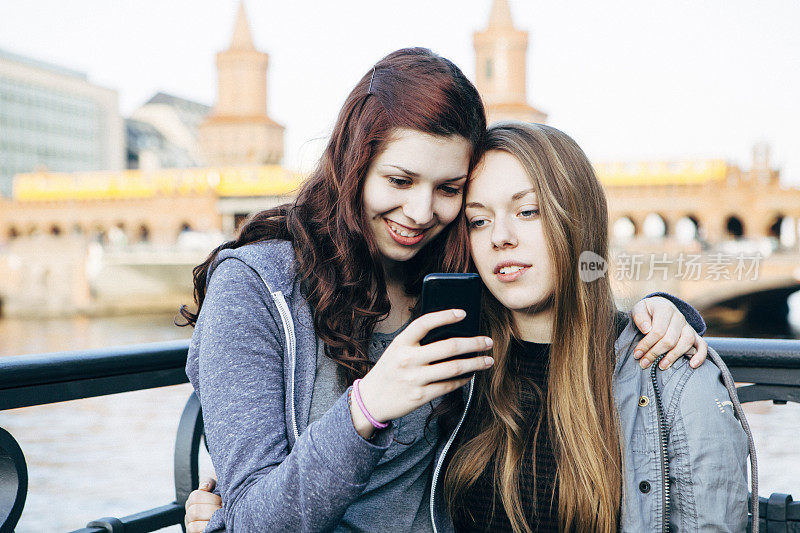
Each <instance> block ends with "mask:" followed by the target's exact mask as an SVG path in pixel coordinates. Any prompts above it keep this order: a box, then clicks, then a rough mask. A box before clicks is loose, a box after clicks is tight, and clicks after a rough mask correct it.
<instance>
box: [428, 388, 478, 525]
mask: <svg viewBox="0 0 800 533" xmlns="http://www.w3.org/2000/svg"><path fill="white" fill-rule="evenodd" d="M474 386H475V376H474V375H473V376H472V379H471V380H470V381H469V393H468V394H467V403H466V405H464V412H463V413H461V419H460V420H459V421H458V424H457V425H456V428H455V429H454V430H453V432H452V433H451V434H450V438H449V439H448V440H447V444H445V445H444V448H442V453H441V455H439V460H438V461H437V462H436V468H435V469H434V470H433V480H432V481H431V524H432V525H433V533H438V529H436V519H435V516H434V510H433V508H434V505H433V502H434V501H436V481H437V480H438V479H439V472H440V470H441V469H442V464H443V463H444V459H445V457H447V452H448V451H449V450H450V446H451V445H452V444H453V441H454V440H455V438H456V435H457V434H458V430H459V429H461V424H463V423H464V419H465V418H466V417H467V410H469V404H470V402H471V401H472V390H473V387H474Z"/></svg>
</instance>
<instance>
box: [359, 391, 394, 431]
mask: <svg viewBox="0 0 800 533" xmlns="http://www.w3.org/2000/svg"><path fill="white" fill-rule="evenodd" d="M360 381H361V380H360V379H357V380H355V381H354V382H353V393H354V394H352V396H353V397H354V398H355V399H356V403H357V404H358V408H359V409H361V412H362V413H364V416H366V417H367V420H369V423H370V424H372V427H374V428H375V429H386V428H388V427H389V424H388V423H386V422H378V421H377V420H375V419H374V418H372V415H371V414H369V411H367V408H366V406H365V405H364V401H363V400H362V399H361V393H360V392H358V383H359V382H360Z"/></svg>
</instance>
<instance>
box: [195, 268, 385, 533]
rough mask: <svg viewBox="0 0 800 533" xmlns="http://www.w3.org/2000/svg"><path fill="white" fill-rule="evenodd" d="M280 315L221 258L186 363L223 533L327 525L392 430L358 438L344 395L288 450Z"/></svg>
mask: <svg viewBox="0 0 800 533" xmlns="http://www.w3.org/2000/svg"><path fill="white" fill-rule="evenodd" d="M278 317H279V315H278V311H277V308H276V307H275V304H274V302H273V300H272V297H271V296H270V295H269V292H268V291H267V290H266V287H265V286H264V284H263V283H262V282H261V280H260V278H259V277H258V276H257V274H256V273H255V272H254V271H252V270H251V269H250V267H248V266H247V265H245V264H244V263H242V262H241V261H239V260H237V259H235V258H231V259H227V260H224V261H223V262H222V263H220V265H219V266H218V267H217V269H216V270H215V271H214V273H213V275H212V277H211V280H210V283H209V287H208V292H207V294H206V298H205V301H204V303H203V308H202V311H201V313H200V317H199V320H198V323H197V327H196V330H195V333H194V335H193V338H192V347H191V349H190V354H189V357H190V360H189V361H188V362H187V369H189V370H190V369H191V368H192V367H195V368H196V369H197V373H196V374H197V375H196V377H195V379H194V380H193V384H194V385H195V389H196V390H197V392H198V395H199V397H200V400H201V404H202V408H203V420H204V422H205V430H206V438H207V442H208V446H209V451H210V453H211V459H212V462H213V464H214V469H215V470H216V473H217V476H218V478H219V487H220V493H221V495H222V502H223V509H222V510H221V511H222V513H223V515H224V516H223V518H224V522H225V528H226V529H227V530H229V531H317V530H324V529H330V528H332V527H333V526H334V525H335V524H336V523H337V522H338V521H339V520H340V518H341V517H342V515H343V514H344V512H345V510H346V509H347V507H348V506H349V505H350V504H351V503H352V502H353V501H354V500H355V499H356V498H358V496H359V495H360V494H361V492H362V491H363V489H364V487H365V486H366V483H367V481H368V480H369V478H370V475H371V473H372V471H373V469H374V468H375V465H376V464H377V463H378V461H379V460H380V458H381V457H382V455H383V453H384V452H385V450H386V449H387V448H388V446H389V443H390V442H391V439H392V434H391V431H385V432H379V434H377V435H376V437H375V440H374V442H369V441H366V440H364V439H363V438H361V437H360V436H359V435H358V433H357V432H356V430H355V428H354V427H353V423H352V420H351V417H350V410H349V407H348V404H347V397H346V393H345V395H343V396H342V397H340V398H339V399H338V400H337V401H336V403H335V404H334V405H333V407H332V408H331V409H330V410H329V411H328V412H327V413H326V414H325V415H324V416H323V417H322V418H320V419H319V420H317V421H316V422H315V423H313V424H311V425H310V426H309V427H308V428H307V429H306V431H304V432H303V433H302V434H301V435H300V438H299V439H298V440H297V441H296V442H295V445H294V447H293V448H292V449H291V450H290V449H289V440H288V438H287V433H286V432H287V430H286V412H285V397H284V389H285V388H284V373H283V354H284V349H283V330H282V326H281V323H280V320H279V319H278ZM298 356H302V354H298ZM306 356H308V355H306ZM215 514H216V515H218V514H219V512H217V513H215ZM215 519H217V520H218V519H219V517H218V516H215Z"/></svg>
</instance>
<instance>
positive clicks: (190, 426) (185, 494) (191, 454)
mask: <svg viewBox="0 0 800 533" xmlns="http://www.w3.org/2000/svg"><path fill="white" fill-rule="evenodd" d="M202 438H203V413H202V411H201V410H200V400H199V399H198V398H197V395H196V394H195V393H192V394H191V396H189V399H188V401H187V402H186V406H185V407H184V408H183V413H182V414H181V420H180V422H179V423H178V434H177V436H176V438H175V501H176V502H177V503H178V504H179V505H185V504H186V500H187V499H188V498H189V493H191V492H192V491H193V490H194V489H196V488H197V485H198V483H199V481H200V469H199V466H198V455H199V452H200V440H201V439H202Z"/></svg>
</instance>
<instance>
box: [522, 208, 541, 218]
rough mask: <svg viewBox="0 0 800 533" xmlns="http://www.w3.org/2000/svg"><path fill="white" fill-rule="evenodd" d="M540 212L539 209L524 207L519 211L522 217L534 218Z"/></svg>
mask: <svg viewBox="0 0 800 533" xmlns="http://www.w3.org/2000/svg"><path fill="white" fill-rule="evenodd" d="M538 214H539V210H538V209H523V210H522V211H520V212H519V216H521V217H522V218H533V217H535V216H537V215H538Z"/></svg>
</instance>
